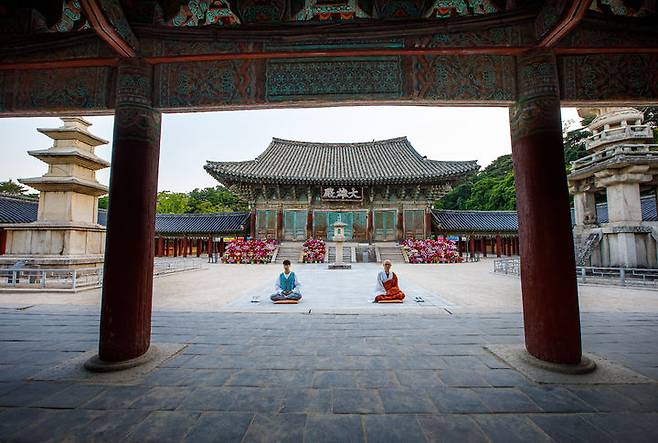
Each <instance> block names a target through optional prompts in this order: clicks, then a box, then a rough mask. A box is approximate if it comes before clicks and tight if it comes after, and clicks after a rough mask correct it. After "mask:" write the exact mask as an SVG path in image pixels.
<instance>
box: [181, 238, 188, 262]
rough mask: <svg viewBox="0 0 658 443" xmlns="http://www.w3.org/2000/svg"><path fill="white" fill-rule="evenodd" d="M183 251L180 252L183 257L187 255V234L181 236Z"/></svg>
mask: <svg viewBox="0 0 658 443" xmlns="http://www.w3.org/2000/svg"><path fill="white" fill-rule="evenodd" d="M182 249H183V253H182V254H181V255H182V256H183V257H187V235H185V236H183V248H182Z"/></svg>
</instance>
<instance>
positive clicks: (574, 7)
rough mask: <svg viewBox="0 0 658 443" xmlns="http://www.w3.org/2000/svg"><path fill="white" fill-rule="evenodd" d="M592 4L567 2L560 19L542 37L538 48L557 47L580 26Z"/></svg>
mask: <svg viewBox="0 0 658 443" xmlns="http://www.w3.org/2000/svg"><path fill="white" fill-rule="evenodd" d="M591 4H592V0H572V1H569V2H566V4H565V6H564V9H563V12H562V15H561V17H560V19H559V20H558V21H557V22H556V23H555V24H554V25H553V26H552V27H551V29H550V30H549V31H548V32H547V33H546V34H545V35H544V36H542V37H541V40H540V41H539V43H538V45H537V46H539V47H540V48H550V47H553V46H555V45H556V44H557V43H558V42H559V41H560V40H561V39H562V38H563V37H564V36H566V35H567V34H568V33H569V32H570V31H571V30H573V29H574V28H575V27H576V26H577V25H578V23H579V22H580V21H581V20H582V19H583V17H584V16H585V13H586V12H587V10H588V9H589V7H590V5H591Z"/></svg>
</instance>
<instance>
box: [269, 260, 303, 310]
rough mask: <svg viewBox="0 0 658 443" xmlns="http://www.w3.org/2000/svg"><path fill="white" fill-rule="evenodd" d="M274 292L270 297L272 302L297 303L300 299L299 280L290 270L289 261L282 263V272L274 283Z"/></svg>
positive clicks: (300, 285)
mask: <svg viewBox="0 0 658 443" xmlns="http://www.w3.org/2000/svg"><path fill="white" fill-rule="evenodd" d="M274 287H275V289H276V292H275V293H274V294H272V295H271V296H270V299H271V300H272V301H274V302H277V301H285V300H294V301H299V300H301V298H302V293H301V292H300V288H301V287H302V284H301V282H300V281H299V278H297V276H296V275H295V273H294V272H292V271H291V270H290V260H284V261H283V272H282V273H281V274H279V277H278V278H277V279H276V282H275V283H274Z"/></svg>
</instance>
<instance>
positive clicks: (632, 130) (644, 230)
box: [568, 108, 658, 268]
mask: <svg viewBox="0 0 658 443" xmlns="http://www.w3.org/2000/svg"><path fill="white" fill-rule="evenodd" d="M579 112H580V113H581V115H583V116H584V115H586V114H585V113H586V112H589V111H587V110H582V111H579ZM594 112H596V113H597V114H598V116H597V117H596V118H595V119H594V120H593V121H592V123H591V124H590V125H589V126H588V128H589V130H590V131H592V136H590V137H589V138H588V139H587V140H586V148H587V150H588V151H589V152H590V155H588V156H586V157H583V158H581V159H578V160H576V161H574V162H572V163H571V165H572V169H571V174H570V175H569V177H568V180H569V188H570V192H571V193H572V194H573V196H574V209H575V227H574V240H575V242H576V251H577V257H576V261H577V262H578V264H581V265H592V266H622V267H652V268H655V267H657V262H656V237H657V235H656V234H657V232H656V227H657V226H658V225H657V224H656V223H655V222H646V221H643V220H642V207H641V199H640V193H641V191H642V190H652V191H654V190H655V188H656V183H657V176H658V145H656V144H652V143H651V142H652V141H653V131H652V128H651V127H650V126H649V125H645V124H643V119H644V117H643V115H642V112H640V111H638V110H636V109H633V108H602V109H598V110H596V111H594ZM604 192H605V197H606V199H607V209H608V220H607V222H606V223H601V222H600V221H599V219H598V217H597V210H596V196H597V194H602V193H604Z"/></svg>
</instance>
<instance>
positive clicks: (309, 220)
mask: <svg viewBox="0 0 658 443" xmlns="http://www.w3.org/2000/svg"><path fill="white" fill-rule="evenodd" d="M311 237H313V208H311V207H309V208H308V212H307V213H306V238H307V239H309V238H311Z"/></svg>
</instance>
